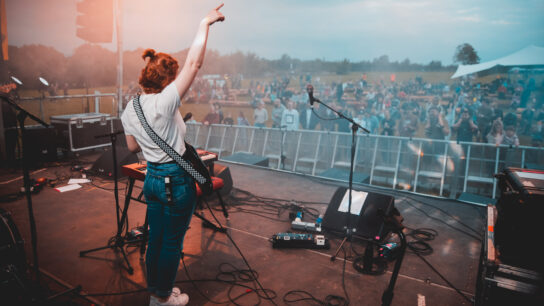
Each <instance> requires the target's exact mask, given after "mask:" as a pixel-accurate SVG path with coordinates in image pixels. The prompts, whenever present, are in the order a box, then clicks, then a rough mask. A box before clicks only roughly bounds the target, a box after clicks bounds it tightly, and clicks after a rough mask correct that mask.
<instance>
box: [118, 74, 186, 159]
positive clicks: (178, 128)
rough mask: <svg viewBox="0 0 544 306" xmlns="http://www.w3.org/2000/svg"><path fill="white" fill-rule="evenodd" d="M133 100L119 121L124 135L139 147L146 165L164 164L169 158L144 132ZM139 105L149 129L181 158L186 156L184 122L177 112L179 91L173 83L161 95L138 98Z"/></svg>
mask: <svg viewBox="0 0 544 306" xmlns="http://www.w3.org/2000/svg"><path fill="white" fill-rule="evenodd" d="M132 102H133V101H132V100H131V101H130V102H129V103H128V104H127V107H126V108H125V110H124V112H123V114H122V115H121V122H122V123H123V128H124V129H125V135H132V136H134V138H136V141H137V142H138V144H139V145H140V148H142V153H143V155H144V158H145V159H146V160H147V161H149V162H155V163H165V162H169V161H172V159H171V158H170V157H169V156H168V155H167V154H166V153H164V151H163V150H162V149H161V148H159V146H158V145H156V144H155V143H154V142H153V140H151V138H150V137H149V135H147V133H146V132H145V130H144V128H143V126H142V124H141V123H140V120H139V119H138V116H137V115H136V111H135V110H134V105H133V104H132ZM140 105H141V106H142V111H143V113H144V115H145V119H146V120H147V122H148V123H149V126H151V128H152V129H153V131H155V133H157V135H159V137H161V138H162V139H163V140H164V141H166V143H168V144H169V145H170V146H171V147H172V148H174V150H176V151H177V152H178V153H179V154H180V155H183V153H185V142H184V138H185V131H186V127H185V122H183V118H182V117H181V114H180V113H179V110H178V107H179V106H180V105H181V101H180V97H179V94H178V90H177V87H176V85H175V84H174V82H172V83H170V84H169V85H168V86H166V87H165V88H164V89H163V90H162V92H161V93H158V94H146V95H142V96H140Z"/></svg>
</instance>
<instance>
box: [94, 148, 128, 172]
mask: <svg viewBox="0 0 544 306" xmlns="http://www.w3.org/2000/svg"><path fill="white" fill-rule="evenodd" d="M115 151H116V156H117V175H118V177H119V178H121V177H123V173H122V171H121V166H123V165H128V164H133V163H137V162H138V156H137V155H136V153H132V152H130V151H129V150H128V148H126V147H122V146H116V147H115ZM91 171H92V172H94V173H96V174H98V175H102V176H105V177H109V178H113V154H112V153H111V148H110V150H108V151H105V152H104V153H102V155H101V156H100V157H99V158H98V159H97V160H96V161H95V162H94V164H93V166H92V167H91Z"/></svg>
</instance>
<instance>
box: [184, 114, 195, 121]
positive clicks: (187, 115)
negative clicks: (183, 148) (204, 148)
mask: <svg viewBox="0 0 544 306" xmlns="http://www.w3.org/2000/svg"><path fill="white" fill-rule="evenodd" d="M183 121H184V122H188V123H196V120H195V118H194V117H193V113H191V112H188V113H187V114H185V116H183Z"/></svg>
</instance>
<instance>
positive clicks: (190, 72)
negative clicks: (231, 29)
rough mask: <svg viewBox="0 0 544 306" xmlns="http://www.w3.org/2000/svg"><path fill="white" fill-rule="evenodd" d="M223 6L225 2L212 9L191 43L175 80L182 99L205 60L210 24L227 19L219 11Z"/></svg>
mask: <svg viewBox="0 0 544 306" xmlns="http://www.w3.org/2000/svg"><path fill="white" fill-rule="evenodd" d="M221 7H223V4H221V5H219V6H218V7H217V8H215V9H213V10H211V11H210V12H209V13H208V15H207V16H206V17H204V19H202V21H201V22H200V25H199V27H198V31H197V33H196V36H195V39H194V41H193V44H192V45H191V48H190V49H189V53H188V54H187V59H186V60H185V64H183V68H182V69H181V72H180V73H179V74H178V76H177V77H176V79H175V80H174V82H175V84H176V87H177V89H178V93H179V97H180V99H182V98H183V96H184V95H185V93H186V92H187V90H188V89H189V87H191V83H192V82H193V80H194V79H195V76H196V74H197V73H198V71H199V70H200V67H201V66H202V63H203V62H204V54H205V52H206V43H207V42H208V30H209V29H210V26H211V25H212V24H214V23H215V22H217V21H223V20H225V16H223V14H221V13H220V12H219V9H220V8H221Z"/></svg>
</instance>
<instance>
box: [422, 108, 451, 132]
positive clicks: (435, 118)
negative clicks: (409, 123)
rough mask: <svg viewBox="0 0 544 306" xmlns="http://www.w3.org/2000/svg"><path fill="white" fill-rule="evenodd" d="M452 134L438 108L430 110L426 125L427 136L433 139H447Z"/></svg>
mask: <svg viewBox="0 0 544 306" xmlns="http://www.w3.org/2000/svg"><path fill="white" fill-rule="evenodd" d="M449 134H450V128H449V126H448V122H447V121H446V120H445V119H444V117H443V115H442V114H440V110H439V108H438V107H436V106H432V107H431V108H429V119H428V120H427V124H426V125H425V136H427V137H428V138H431V139H445V138H446V136H448V135H449Z"/></svg>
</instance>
